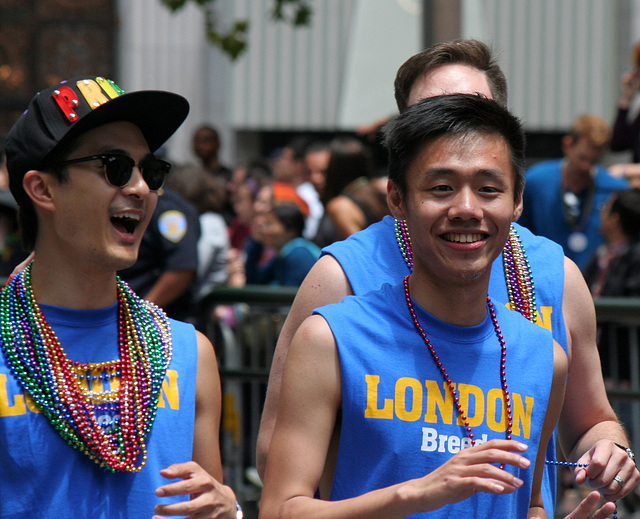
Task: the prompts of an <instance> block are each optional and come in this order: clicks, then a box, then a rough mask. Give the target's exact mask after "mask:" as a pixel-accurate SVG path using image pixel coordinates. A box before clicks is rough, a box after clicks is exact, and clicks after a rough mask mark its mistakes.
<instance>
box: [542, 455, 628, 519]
mask: <svg viewBox="0 0 640 519" xmlns="http://www.w3.org/2000/svg"><path fill="white" fill-rule="evenodd" d="M544 462H545V463H546V464H547V465H556V466H558V467H588V466H589V464H588V463H574V462H572V461H558V460H545V461H544ZM613 503H614V504H615V503H616V502H615V501H614V502H613ZM613 519H618V506H617V505H616V508H615V510H614V511H613Z"/></svg>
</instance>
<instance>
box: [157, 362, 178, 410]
mask: <svg viewBox="0 0 640 519" xmlns="http://www.w3.org/2000/svg"><path fill="white" fill-rule="evenodd" d="M165 398H166V399H167V402H169V408H171V409H176V410H177V409H180V391H179V390H178V372H177V371H176V370H174V369H168V370H167V374H166V376H165V378H164V380H163V381H162V391H160V398H159V399H158V408H161V407H162V408H164V406H165V402H164V399H165Z"/></svg>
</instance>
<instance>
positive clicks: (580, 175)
mask: <svg viewBox="0 0 640 519" xmlns="http://www.w3.org/2000/svg"><path fill="white" fill-rule="evenodd" d="M561 173H562V188H563V189H564V190H565V191H571V192H572V193H576V194H578V193H582V192H583V191H584V190H585V189H587V188H590V187H591V186H592V185H593V179H594V176H595V167H594V168H592V171H590V173H588V174H585V173H584V172H582V171H573V170H572V169H571V168H570V167H569V166H568V165H567V163H566V162H564V163H563V165H562V172H561Z"/></svg>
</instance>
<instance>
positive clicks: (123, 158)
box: [52, 153, 171, 191]
mask: <svg viewBox="0 0 640 519" xmlns="http://www.w3.org/2000/svg"><path fill="white" fill-rule="evenodd" d="M92 160H99V161H101V162H102V166H103V167H104V176H105V178H106V179H107V182H108V183H109V184H111V185H112V186H114V187H124V186H126V185H127V184H128V183H129V181H130V180H131V176H132V174H133V168H134V166H138V168H139V169H140V172H141V173H142V178H143V179H144V181H145V182H146V183H147V186H149V189H150V190H151V191H157V190H158V189H160V188H161V187H162V185H163V184H164V180H165V178H166V176H167V174H168V173H169V171H170V170H171V164H169V163H168V162H166V161H164V160H161V159H158V158H156V157H154V156H153V155H147V156H146V157H145V158H144V159H142V160H141V161H140V162H136V161H135V160H133V159H132V158H131V157H129V156H128V155H124V154H122V153H103V154H102V155H92V156H91V157H81V158H79V159H71V160H65V161H62V162H57V163H55V164H52V167H59V166H67V165H69V164H78V163H79V162H90V161H92Z"/></svg>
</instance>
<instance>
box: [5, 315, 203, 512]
mask: <svg viewBox="0 0 640 519" xmlns="http://www.w3.org/2000/svg"><path fill="white" fill-rule="evenodd" d="M41 309H42V312H43V313H44V315H45V317H46V319H47V321H48V322H49V324H50V325H51V328H52V329H53V330H54V331H55V332H56V334H57V335H58V337H59V339H60V343H61V344H62V346H63V347H64V349H65V351H66V353H67V355H68V357H69V358H70V359H72V360H75V361H79V362H83V363H87V362H106V361H110V360H113V359H116V358H118V333H117V330H118V316H117V304H116V305H113V306H111V307H109V308H106V309H101V310H88V311H84V310H82V311H80V310H70V309H65V308H58V307H52V306H48V305H41ZM170 326H171V332H172V337H173V357H172V360H171V364H170V365H169V367H168V369H167V373H166V376H165V380H164V382H163V385H162V391H161V395H160V399H159V405H158V412H157V415H156V419H155V421H154V424H153V427H152V429H151V432H150V434H149V436H148V437H147V456H148V459H147V463H146V465H145V467H144V468H143V469H142V470H141V471H140V472H138V473H112V472H110V471H107V470H105V469H101V468H100V467H99V466H98V465H96V464H95V463H94V462H93V461H91V460H90V459H89V458H88V457H87V456H86V455H84V454H81V453H80V452H79V451H77V450H75V449H73V448H72V447H71V446H70V445H68V444H67V443H66V442H65V441H64V440H62V438H61V437H60V436H59V435H58V433H57V432H56V431H55V430H54V428H53V427H52V426H51V424H50V423H49V421H48V420H47V419H46V418H45V417H44V416H43V415H42V414H41V413H40V412H39V410H38V408H37V407H36V406H35V405H34V404H33V402H32V401H31V399H30V398H26V397H25V394H24V392H23V391H22V389H21V387H20V385H19V384H18V381H17V380H16V379H15V378H14V376H13V374H12V373H11V371H10V370H9V368H8V366H7V365H6V363H5V360H4V356H3V355H2V354H0V518H3V519H4V518H7V519H8V518H17V517H42V518H59V517H65V518H78V519H86V518H103V517H104V518H109V519H114V518H115V519H118V518H121V519H125V518H126V519H129V518H133V517H136V518H137V517H151V516H152V515H153V513H154V512H153V507H154V506H155V505H156V504H161V503H163V504H168V503H171V502H179V501H184V500H185V499H188V497H186V496H179V497H175V498H158V497H156V496H155V493H154V492H155V489H156V488H157V487H159V486H161V485H164V484H167V483H169V482H170V480H167V479H165V478H163V477H161V476H160V469H163V468H166V467H168V466H169V465H171V464H172V463H183V462H185V461H188V460H191V459H192V457H193V429H194V421H195V391H196V372H197V358H198V354H197V343H196V334H195V330H194V328H193V326H191V325H189V324H185V323H181V322H179V321H174V320H170ZM96 389H97V388H96Z"/></svg>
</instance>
